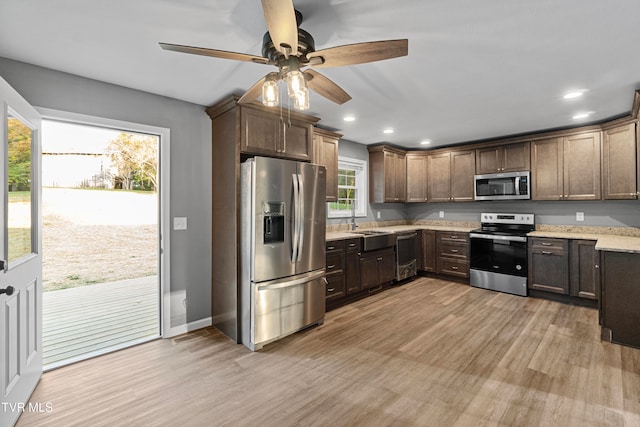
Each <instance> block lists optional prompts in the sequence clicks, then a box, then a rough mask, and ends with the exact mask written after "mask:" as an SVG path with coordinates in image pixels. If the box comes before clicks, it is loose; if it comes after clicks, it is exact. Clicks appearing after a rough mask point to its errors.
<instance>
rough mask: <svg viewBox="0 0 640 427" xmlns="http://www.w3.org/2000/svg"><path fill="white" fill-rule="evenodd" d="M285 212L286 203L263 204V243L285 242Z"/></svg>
mask: <svg viewBox="0 0 640 427" xmlns="http://www.w3.org/2000/svg"><path fill="white" fill-rule="evenodd" d="M284 212H285V206H284V202H265V203H264V204H263V214H264V227H263V240H264V242H263V243H265V244H266V243H281V242H284V220H285V217H284Z"/></svg>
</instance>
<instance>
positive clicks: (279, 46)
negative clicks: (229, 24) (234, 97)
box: [160, 0, 409, 110]
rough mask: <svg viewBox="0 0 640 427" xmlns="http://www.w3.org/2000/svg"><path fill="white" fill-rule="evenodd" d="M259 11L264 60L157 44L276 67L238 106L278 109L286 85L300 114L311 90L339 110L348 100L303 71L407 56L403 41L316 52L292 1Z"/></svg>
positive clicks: (265, 0)
mask: <svg viewBox="0 0 640 427" xmlns="http://www.w3.org/2000/svg"><path fill="white" fill-rule="evenodd" d="M262 9H263V11H264V17H265V20H266V23H267V30H268V31H267V32H266V33H265V35H264V37H263V40H262V56H254V55H248V54H244V53H236V52H228V51H224V50H217V49H207V48H202V47H193V46H183V45H177V44H170V43H160V47H162V48H163V49H165V50H172V51H176V52H183V53H191V54H195V55H204V56H212V57H215V58H224V59H233V60H236V61H247V62H254V63H256V64H266V65H275V66H276V67H278V71H277V72H271V73H268V74H267V75H266V76H264V77H263V78H261V79H260V80H259V81H257V82H256V83H255V84H254V85H253V86H251V87H250V88H249V90H248V91H247V92H246V93H245V94H244V95H243V96H242V97H241V98H240V99H239V101H238V102H240V103H246V102H250V101H253V100H254V99H257V98H258V97H259V96H260V95H262V103H263V104H264V105H267V106H276V105H278V104H279V100H278V96H279V95H278V94H279V90H278V81H280V80H285V81H286V82H287V91H288V95H289V97H291V98H293V100H294V108H296V109H299V110H305V109H308V108H309V89H311V90H313V91H315V92H316V93H318V94H319V95H321V96H323V97H325V98H327V99H329V100H331V101H333V102H335V103H337V104H344V103H345V102H347V101H349V100H350V99H351V96H349V94H348V93H347V92H345V91H344V90H343V89H342V88H341V87H340V86H338V85H337V84H336V83H334V82H333V81H331V80H329V79H328V78H327V77H325V76H323V75H322V74H320V73H318V72H317V71H315V70H313V69H306V70H305V69H304V68H305V67H309V66H310V67H313V68H328V67H340V66H344V65H353V64H363V63H366V62H375V61H382V60H384V59H391V58H397V57H400V56H406V55H407V54H408V49H409V41H408V40H407V39H400V40H383V41H374V42H365V43H355V44H350V45H344V46H336V47H331V48H327V49H321V50H315V42H314V40H313V37H312V36H311V34H309V33H308V32H306V31H305V30H303V29H302V28H300V24H301V22H302V14H301V13H300V12H299V11H297V10H295V9H294V6H293V1H292V0H262Z"/></svg>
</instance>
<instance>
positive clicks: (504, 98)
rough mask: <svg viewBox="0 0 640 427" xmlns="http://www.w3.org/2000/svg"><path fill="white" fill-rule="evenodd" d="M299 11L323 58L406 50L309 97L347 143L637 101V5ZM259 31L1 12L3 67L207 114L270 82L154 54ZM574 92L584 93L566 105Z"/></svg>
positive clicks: (602, 115)
mask: <svg viewBox="0 0 640 427" xmlns="http://www.w3.org/2000/svg"><path fill="white" fill-rule="evenodd" d="M294 3H295V6H296V9H298V10H300V11H301V12H302V14H303V15H304V22H303V23H302V25H301V27H302V28H303V29H305V30H307V31H308V32H310V33H311V34H312V35H313V37H314V38H315V42H316V49H323V48H327V47H332V46H336V45H343V44H350V43H357V42H365V41H374V40H384V39H396V38H408V39H409V56H408V57H404V58H397V59H392V60H388V61H383V62H378V63H371V64H361V65H354V66H349V67H341V68H328V69H322V70H319V71H321V72H322V73H323V74H324V75H326V76H327V77H329V78H330V79H331V80H333V81H334V82H336V83H337V84H339V85H340V86H341V87H342V88H344V89H345V90H346V91H347V92H348V93H349V94H350V95H351V96H352V97H353V99H352V100H351V101H349V102H347V103H346V104H344V105H342V106H338V105H336V104H333V103H331V102H329V101H327V100H325V99H323V98H321V97H320V96H318V95H316V94H312V97H311V110H310V113H311V114H313V115H316V116H318V117H320V118H321V119H322V120H321V122H320V124H321V125H322V126H324V127H327V128H332V129H336V130H338V131H340V132H342V133H343V134H344V135H345V138H346V139H348V140H351V141H356V142H360V143H364V144H372V143H379V142H389V143H392V144H396V145H400V146H404V147H407V148H416V147H424V146H421V145H420V144H419V142H420V141H421V140H423V139H430V140H432V141H433V142H432V144H431V146H430V147H434V146H441V145H448V144H454V143H458V142H464V141H472V140H479V139H485V138H491V137H496V136H504V135H513V134H518V133H524V132H530V131H536V130H543V129H552V128H558V127H567V126H574V125H576V124H578V123H589V122H598V121H602V120H604V119H607V118H611V117H616V116H620V115H624V114H626V113H628V112H629V111H630V109H631V103H632V100H633V92H634V90H636V89H640V51H639V46H640V25H639V24H638V17H640V1H638V0H608V1H605V0H529V1H524V0H483V1H473V0H466V1H461V0H393V1H390V0H324V1H318V0H294ZM265 31H266V25H265V23H264V17H263V15H262V8H261V4H260V1H258V0H234V1H215V0H110V1H100V0H57V1H42V0H0V56H3V57H7V58H11V59H15V60H19V61H24V62H29V63H32V64H36V65H40V66H44V67H48V68H52V69H56V70H61V71H65V72H69V73H73V74H77V75H80V76H85V77H89V78H93V79H97V80H102V81H105V82H110V83H114V84H118V85H122V86H126V87H130V88H135V89H140V90H144V91H148V92H152V93H156V94H160V95H165V96H169V97H173V98H178V99H182V100H185V101H189V102H193V103H197V104H201V105H204V106H207V105H211V104H214V103H215V102H217V101H219V100H220V99H222V98H223V97H225V96H226V95H229V94H230V93H232V92H235V93H239V94H241V93H242V92H243V91H244V90H246V89H248V88H249V87H250V86H251V85H252V84H253V83H254V82H256V81H257V80H258V79H260V78H261V77H262V76H263V75H264V74H266V73H267V72H270V71H274V70H275V68H274V67H272V66H268V65H259V64H253V63H247V62H235V61H229V60H224V59H217V58H208V57H201V56H195V55H187V54H183V53H176V52H169V51H164V50H162V49H160V47H159V46H158V42H167V43H175V44H185V45H192V46H199V47H208V48H213V49H223V50H229V51H235V52H241V53H248V54H253V55H260V50H261V41H262V36H263V34H264V32H265ZM575 89H586V90H587V92H586V93H585V95H584V96H582V97H581V98H578V99H574V100H571V101H567V100H565V99H563V97H562V96H563V94H564V93H565V92H567V91H570V90H575ZM583 111H588V112H592V114H591V115H590V116H589V117H588V118H587V119H583V120H582V121H578V120H574V119H573V118H572V117H573V115H575V114H576V113H578V112H583ZM347 114H353V115H355V116H356V117H357V120H356V121H355V122H352V123H346V122H344V121H343V117H344V116H345V115H347ZM385 127H392V128H394V129H395V133H394V134H392V135H385V134H383V133H382V130H383V128H385Z"/></svg>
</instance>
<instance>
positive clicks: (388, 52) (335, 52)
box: [307, 39, 409, 68]
mask: <svg viewBox="0 0 640 427" xmlns="http://www.w3.org/2000/svg"><path fill="white" fill-rule="evenodd" d="M408 53H409V40H407V39H401V40H383V41H377V42H365V43H355V44H348V45H344V46H336V47H330V48H328V49H322V50H317V51H315V52H311V53H309V54H307V58H308V59H309V64H310V65H312V66H314V67H316V68H328V67H341V66H343V65H353V64H364V63H366V62H375V61H382V60H384V59H391V58H398V57H400V56H407V54H408ZM313 58H319V59H313Z"/></svg>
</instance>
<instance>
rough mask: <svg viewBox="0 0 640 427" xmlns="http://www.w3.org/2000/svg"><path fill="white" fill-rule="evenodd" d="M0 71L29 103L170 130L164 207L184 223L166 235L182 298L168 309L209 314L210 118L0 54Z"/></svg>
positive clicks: (186, 106)
mask: <svg viewBox="0 0 640 427" xmlns="http://www.w3.org/2000/svg"><path fill="white" fill-rule="evenodd" d="M0 76H2V77H3V78H4V79H5V80H6V81H7V82H8V83H9V84H10V85H11V86H13V88H14V89H16V90H17V91H18V92H19V93H20V94H21V95H22V96H23V97H24V98H25V99H26V100H27V101H28V102H29V103H31V104H32V105H33V106H36V107H44V108H50V109H55V110H61V111H67V112H72V113H79V114H86V115H91V116H97V117H104V118H108V119H114V120H122V121H127V122H134V123H140V124H145V125H151V126H158V127H163V128H169V129H170V131H171V186H170V187H171V188H170V194H171V200H170V205H171V208H170V211H171V213H170V214H171V217H176V216H180V217H182V216H184V217H187V218H188V225H189V229H188V230H185V231H173V232H172V234H171V239H170V240H171V266H170V267H171V278H170V283H171V292H172V293H175V294H185V295H186V299H187V302H186V307H184V306H182V305H181V304H176V305H175V307H174V306H172V313H170V316H171V318H182V319H184V318H186V322H187V323H193V322H198V321H200V320H202V319H207V318H209V317H210V316H211V120H210V119H209V117H208V116H207V115H206V113H205V108H204V107H203V106H200V105H195V104H190V103H187V102H183V101H178V100H175V99H171V98H166V97H162V96H158V95H153V94H150V93H146V92H141V91H138V90H133V89H128V88H125V87H121V86H116V85H112V84H109V83H104V82H100V81H96V80H91V79H87V78H83V77H79V76H75V75H72V74H67V73H63V72H59V71H55V70H51V69H47V68H42V67H38V66H35V65H30V64H26V63H22V62H17V61H13V60H9V59H6V58H1V57H0ZM176 311H183V312H186V313H180V312H176ZM171 326H172V327H176V326H181V325H173V324H172V325H171Z"/></svg>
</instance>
